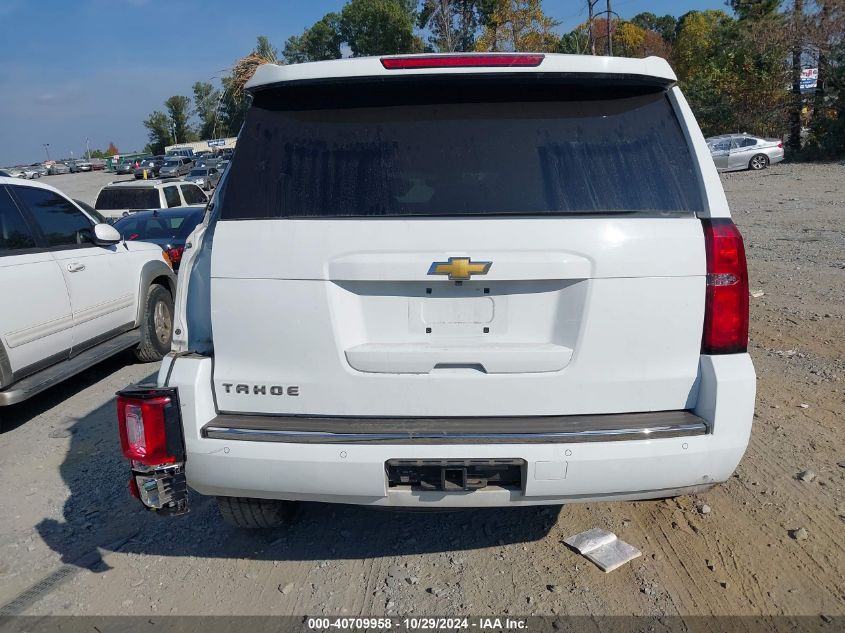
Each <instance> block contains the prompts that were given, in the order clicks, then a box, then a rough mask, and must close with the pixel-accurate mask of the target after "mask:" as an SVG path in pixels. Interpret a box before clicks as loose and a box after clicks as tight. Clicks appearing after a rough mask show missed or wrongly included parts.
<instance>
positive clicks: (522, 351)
mask: <svg viewBox="0 0 845 633" xmlns="http://www.w3.org/2000/svg"><path fill="white" fill-rule="evenodd" d="M571 359H572V350H571V349H570V348H568V347H564V346H563V345H555V344H553V343H493V344H482V343H478V342H477V341H467V342H461V341H460V340H456V341H454V342H450V343H448V344H445V343H441V344H434V343H365V344H363V345H357V346H356V347H352V348H349V349H347V350H346V360H347V362H348V363H349V365H350V366H351V367H352V368H353V369H357V370H358V371H361V372H367V373H376V374H430V373H432V371H434V370H435V369H454V368H459V369H473V370H475V371H479V372H481V373H484V374H524V373H542V372H553V371H560V370H561V369H563V368H564V367H566V366H567V365H568V364H569V361H570V360H571Z"/></svg>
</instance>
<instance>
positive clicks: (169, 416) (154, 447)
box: [117, 388, 184, 466]
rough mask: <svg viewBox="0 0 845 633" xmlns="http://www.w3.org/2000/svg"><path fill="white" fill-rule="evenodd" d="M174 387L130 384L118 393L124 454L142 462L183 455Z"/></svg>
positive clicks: (161, 461) (175, 459)
mask: <svg viewBox="0 0 845 633" xmlns="http://www.w3.org/2000/svg"><path fill="white" fill-rule="evenodd" d="M178 415H179V409H178V401H177V399H176V394H175V390H160V389H158V388H152V389H139V388H134V389H132V388H130V389H128V390H124V391H121V392H119V393H118V394H117V419H118V431H119V433H120V446H121V450H122V451H123V455H124V456H125V457H126V458H127V459H129V460H132V461H133V462H136V463H138V464H143V465H145V466H158V465H162V464H174V463H176V462H178V461H180V460H182V459H184V448H183V446H184V444H183V441H182V433H181V425H180V424H179V418H178Z"/></svg>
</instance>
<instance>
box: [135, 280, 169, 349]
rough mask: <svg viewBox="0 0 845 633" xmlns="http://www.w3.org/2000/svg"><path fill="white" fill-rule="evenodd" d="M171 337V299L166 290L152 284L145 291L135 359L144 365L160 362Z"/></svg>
mask: <svg viewBox="0 0 845 633" xmlns="http://www.w3.org/2000/svg"><path fill="white" fill-rule="evenodd" d="M172 337H173V297H172V296H171V295H170V291H169V290H168V289H167V288H165V287H164V286H159V285H158V284H154V285H152V286H150V289H149V290H148V291H147V300H146V303H145V304H144V315H143V317H142V319H141V342H140V343H139V344H138V347H137V348H135V357H136V358H137V359H138V360H140V361H142V362H144V363H151V362H154V361H157V360H161V359H162V358H163V357H164V355H165V354H167V353H168V352H169V351H170V340H171V338H172Z"/></svg>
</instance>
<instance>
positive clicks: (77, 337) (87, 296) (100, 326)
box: [0, 178, 176, 406]
mask: <svg viewBox="0 0 845 633" xmlns="http://www.w3.org/2000/svg"><path fill="white" fill-rule="evenodd" d="M119 242H121V237H120V233H118V232H117V230H115V229H114V227H112V226H109V225H108V224H102V223H98V222H97V221H96V219H95V218H93V217H91V216H89V215H88V214H87V213H85V211H83V210H82V209H80V208H79V207H78V206H77V205H76V204H74V203H73V201H72V200H70V199H69V198H67V197H66V196H65V195H64V194H62V193H61V192H60V191H58V190H57V189H55V188H53V187H50V186H48V185H42V184H40V183H22V182H21V181H20V180H16V179H12V178H0V287H2V288H3V293H4V295H5V296H6V297H17V298H24V297H25V300H17V301H15V305H14V309H11V306H7V307H6V308H4V309H2V310H0V406H5V405H11V404H15V403H17V402H21V401H22V400H26V399H27V398H30V397H32V396H34V395H35V394H37V393H39V392H41V391H43V390H44V389H47V388H49V387H51V386H53V385H55V384H57V383H58V382H60V381H62V380H64V379H66V378H69V377H70V376H73V375H75V374H77V373H79V372H80V371H82V370H84V369H86V368H88V367H90V366H92V365H94V364H96V363H98V362H100V361H102V360H104V359H106V358H108V357H110V356H113V355H114V354H117V353H119V352H122V351H123V350H126V349H129V348H133V349H134V350H135V354H136V356H137V357H138V358H139V359H141V360H142V361H145V362H150V361H155V360H159V359H161V357H162V356H164V354H166V353H167V352H168V351H169V349H170V338H171V333H172V332H173V324H172V315H173V296H174V294H175V291H176V278H175V276H174V274H173V271H172V270H171V268H170V266H169V265H168V263H167V260H166V258H165V256H164V255H163V253H162V251H161V249H159V248H158V247H156V246H155V245H153V244H144V243H140V242H138V243H128V242H127V243H126V245H125V246H121V247H119V248H118V246H117V244H118V243H119Z"/></svg>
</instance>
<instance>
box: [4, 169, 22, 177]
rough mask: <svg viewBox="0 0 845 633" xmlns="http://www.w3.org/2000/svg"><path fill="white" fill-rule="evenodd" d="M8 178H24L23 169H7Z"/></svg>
mask: <svg viewBox="0 0 845 633" xmlns="http://www.w3.org/2000/svg"><path fill="white" fill-rule="evenodd" d="M6 174H8V176H9V178H26V175H25V168H24V167H9V168H8V169H7V170H6Z"/></svg>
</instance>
